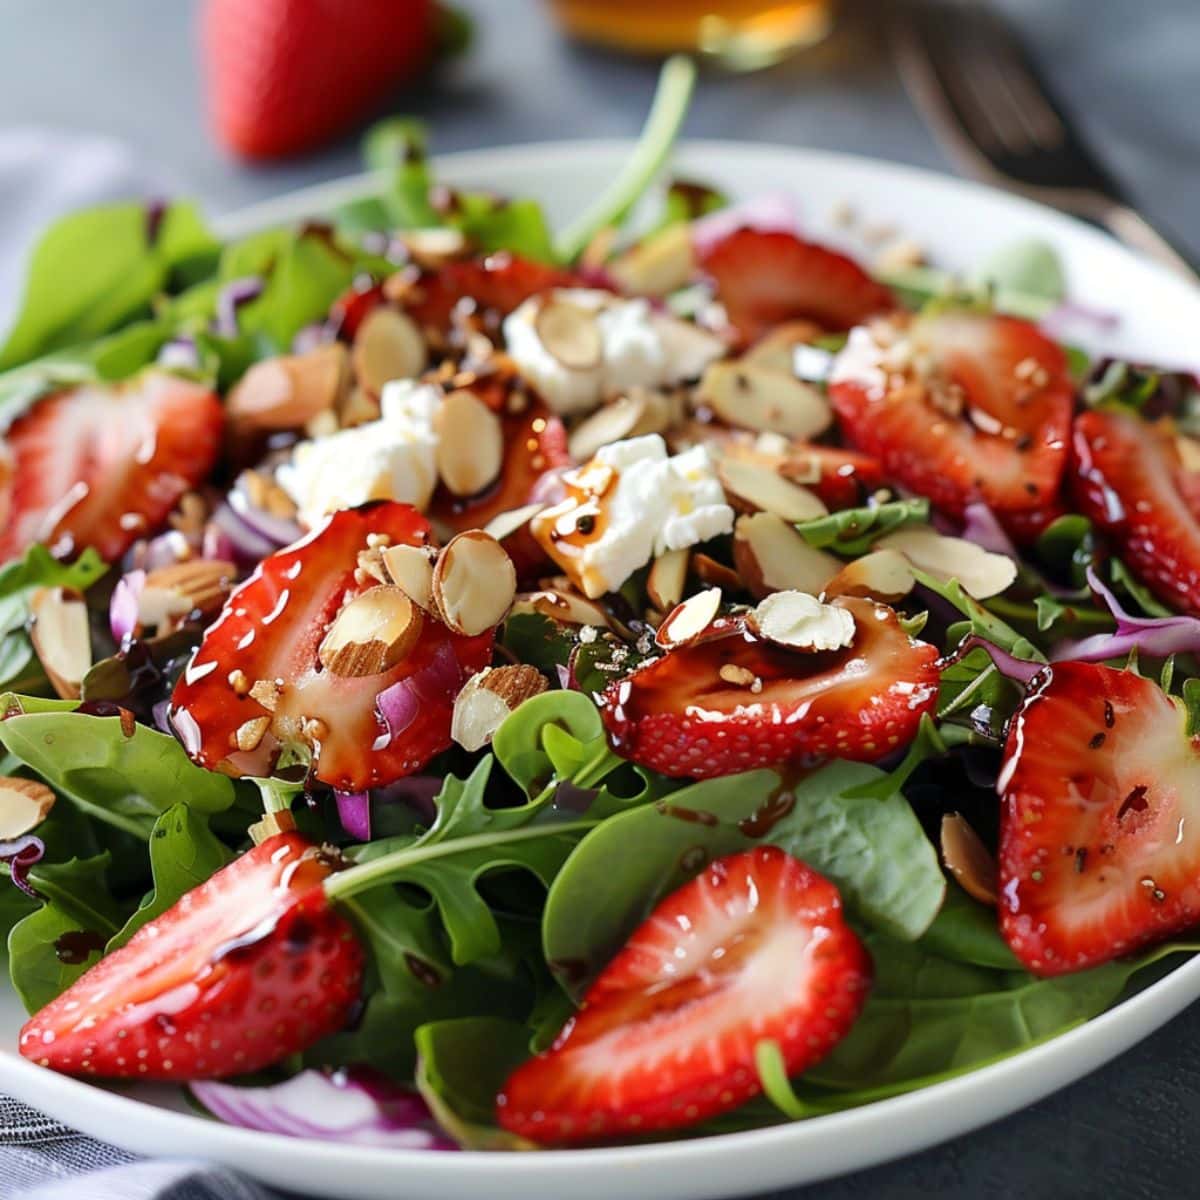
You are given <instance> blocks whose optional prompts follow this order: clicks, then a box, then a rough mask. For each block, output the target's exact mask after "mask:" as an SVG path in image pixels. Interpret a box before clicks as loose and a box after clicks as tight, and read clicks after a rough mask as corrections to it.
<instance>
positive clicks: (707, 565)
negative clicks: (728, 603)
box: [688, 553, 744, 592]
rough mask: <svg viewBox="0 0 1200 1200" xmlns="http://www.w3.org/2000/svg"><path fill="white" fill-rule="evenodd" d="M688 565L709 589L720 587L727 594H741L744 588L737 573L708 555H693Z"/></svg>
mask: <svg viewBox="0 0 1200 1200" xmlns="http://www.w3.org/2000/svg"><path fill="white" fill-rule="evenodd" d="M688 565H689V566H690V568H691V570H692V574H694V575H695V576H696V578H697V579H698V580H700V582H701V583H706V584H708V586H709V587H719V588H721V590H722V591H726V592H740V591H741V590H742V589H743V587H744V585H743V583H742V580H741V577H740V576H739V575H738V573H737V572H736V571H734V570H731V569H730V568H729V567H727V566H726V565H725V564H724V563H721V562H717V560H716V559H715V558H712V557H710V556H709V555H707V554H700V553H693V554H692V557H691V561H690V562H689V564H688Z"/></svg>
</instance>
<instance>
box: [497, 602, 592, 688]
mask: <svg viewBox="0 0 1200 1200" xmlns="http://www.w3.org/2000/svg"><path fill="white" fill-rule="evenodd" d="M500 644H501V645H502V646H503V647H504V648H505V649H506V650H507V651H509V653H510V654H512V655H513V656H514V658H516V660H517V661H518V662H523V663H528V664H529V665H530V666H533V667H537V669H538V670H539V671H541V672H542V673H543V674H544V675H549V676H550V678H551V679H554V678H555V677H556V676H557V674H558V670H557V669H558V668H559V667H566V665H567V663H568V662H569V661H570V658H571V651H572V650H573V649H574V648H575V645H576V640H575V637H574V636H573V635H572V634H570V633H567V632H565V631H564V627H563V626H561V625H559V623H558V622H557V621H552V620H550V618H549V617H545V616H543V615H542V614H541V613H535V612H522V613H513V614H511V615H510V616H509V617H508V618H507V619H506V620H505V622H504V626H503V628H502V629H501V631H500Z"/></svg>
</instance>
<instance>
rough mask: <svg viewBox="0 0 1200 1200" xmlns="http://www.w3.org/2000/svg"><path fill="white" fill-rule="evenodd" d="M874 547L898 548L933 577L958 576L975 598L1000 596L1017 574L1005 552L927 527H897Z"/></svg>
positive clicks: (984, 598)
mask: <svg viewBox="0 0 1200 1200" xmlns="http://www.w3.org/2000/svg"><path fill="white" fill-rule="evenodd" d="M875 546H876V548H878V549H890V550H898V551H899V552H900V553H901V554H903V555H904V557H905V558H907V559H908V561H909V562H910V563H912V565H913V566H914V567H917V568H918V569H919V570H922V571H928V572H929V574H930V575H932V576H934V577H935V578H936V579H941V580H949V579H957V580H958V582H959V583H961V584H962V586H963V590H964V591H966V593H967V595H969V596H974V597H975V599H976V600H986V599H987V598H988V597H989V596H997V595H999V594H1000V593H1001V592H1002V591H1004V590H1005V589H1006V588H1007V587H1009V585H1010V584H1011V583H1012V582H1013V580H1014V579H1016V577H1017V564H1016V563H1015V562H1013V560H1012V559H1011V558H1009V557H1008V555H1007V554H994V553H992V551H990V550H984V549H983V547H982V546H977V545H976V544H975V543H974V542H968V541H967V540H966V539H965V538H957V537H947V536H946V535H945V534H941V533H938V532H937V530H935V529H930V528H928V527H927V526H910V527H909V528H907V529H897V530H896V531H895V533H889V534H885V535H884V536H883V537H881V538H880V539H879V540H878V541H877V542H876V543H875Z"/></svg>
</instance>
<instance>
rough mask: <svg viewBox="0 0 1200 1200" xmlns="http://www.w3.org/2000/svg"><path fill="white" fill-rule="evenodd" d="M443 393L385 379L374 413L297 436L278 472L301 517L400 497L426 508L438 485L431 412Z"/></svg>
mask: <svg viewBox="0 0 1200 1200" xmlns="http://www.w3.org/2000/svg"><path fill="white" fill-rule="evenodd" d="M441 402H442V396H441V392H440V390H439V389H438V388H436V387H432V386H430V385H429V384H420V383H416V382H414V381H413V380H408V379H399V380H395V381H393V382H392V383H388V384H386V385H385V386H384V389H383V393H382V395H381V396H380V409H381V415H380V417H379V420H377V421H371V422H368V423H367V424H365V425H357V426H355V427H354V428H352V429H342V430H339V431H338V432H337V433H331V434H330V435H329V436H328V437H323V438H317V439H315V440H314V441H308V442H300V443H299V444H298V445H297V446H296V447H295V448H294V449H293V450H292V457H291V461H290V462H287V463H284V464H283V465H282V466H280V468H279V470H278V471H277V472H276V479H277V480H278V482H279V486H280V487H282V488H283V490H284V491H285V492H287V494H288V495H289V496H290V497H291V498H292V500H293V501H295V504H296V508H297V510H298V512H299V516H300V520H301V521H303V522H304V524H305V525H307V526H309V527H310V528H311V527H312V526H315V525H316V524H317V523H318V522H319V521H320V520H321V518H322V517H324V516H326V515H327V514H328V513H331V512H336V511H337V510H338V509H342V508H353V507H354V506H355V505H358V504H365V503H366V502H367V501H369V500H399V501H402V502H404V503H407V504H412V505H414V506H415V507H416V508H419V509H424V508H425V507H426V506H427V505H428V504H429V501H430V498H431V497H432V496H433V490H434V487H435V486H436V485H437V467H436V465H435V461H434V455H435V451H436V449H437V436H436V434H435V433H434V427H433V418H434V414H435V413H436V412H437V410H438V407H439V406H440V404H441Z"/></svg>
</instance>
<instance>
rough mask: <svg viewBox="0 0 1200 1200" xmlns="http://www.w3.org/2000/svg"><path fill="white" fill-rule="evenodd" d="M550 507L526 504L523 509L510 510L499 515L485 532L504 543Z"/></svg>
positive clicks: (485, 528)
mask: <svg viewBox="0 0 1200 1200" xmlns="http://www.w3.org/2000/svg"><path fill="white" fill-rule="evenodd" d="M549 507H550V506H549V505H548V504H526V505H525V506H524V507H523V508H510V509H509V510H508V512H502V513H497V514H496V515H495V516H494V517H493V518H492V519H491V520H490V521H489V522H488V523H487V524H486V525H485V526H484V527H483V532H484V533H486V534H488V535H489V536H491V537H494V538H495V539H496V541H498V542H502V541H504V539H505V538H508V537H512V535H513V534H514V533H516V532H517V531H518V530H519V529H524V528H525V526H526V525H528V524H529V522H530V521H532V520H533V518H534V517H536V516H537V515H538V513H540V512H541V511H542V509H544V508H549Z"/></svg>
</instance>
